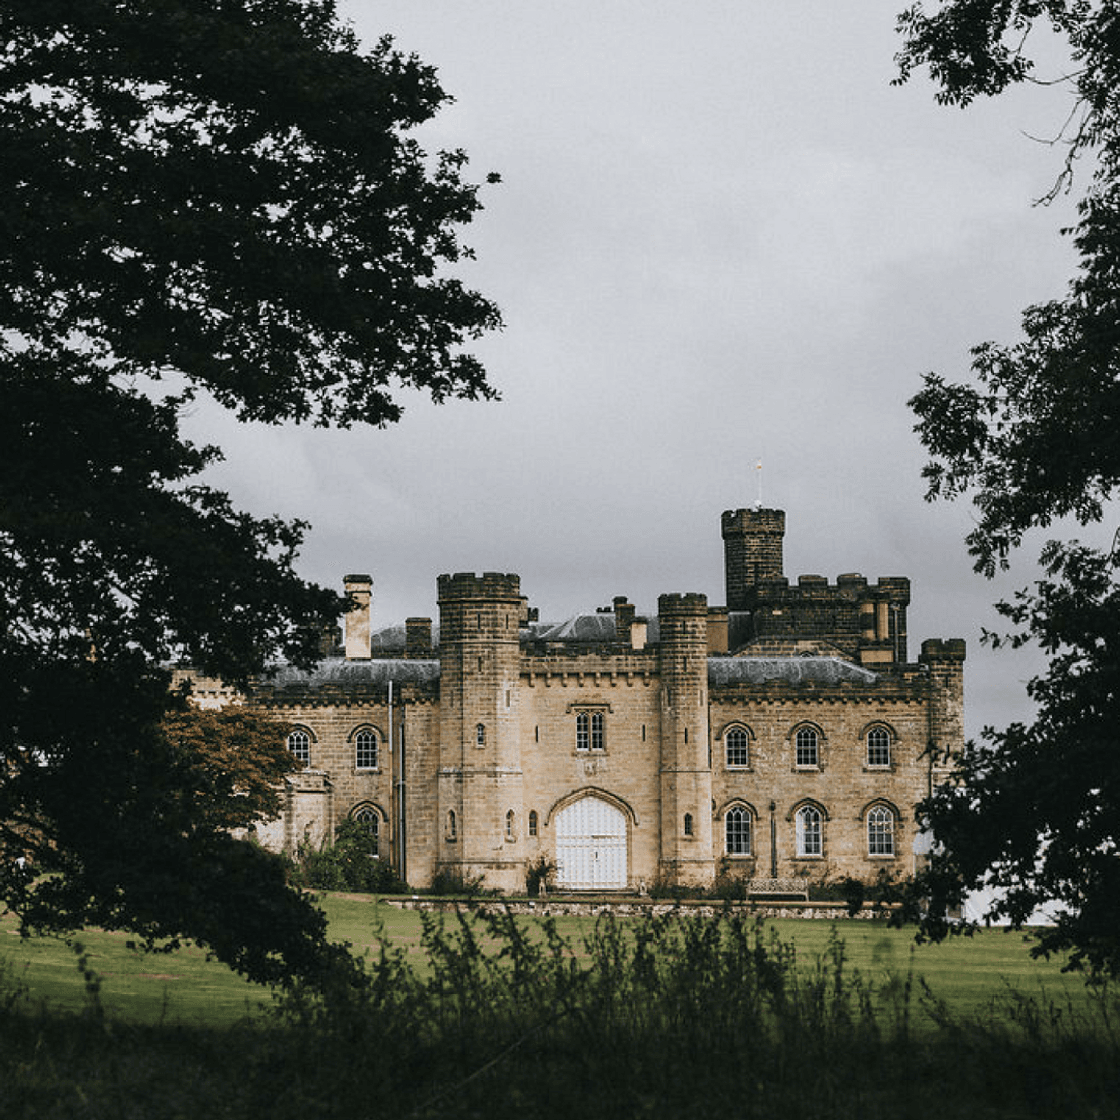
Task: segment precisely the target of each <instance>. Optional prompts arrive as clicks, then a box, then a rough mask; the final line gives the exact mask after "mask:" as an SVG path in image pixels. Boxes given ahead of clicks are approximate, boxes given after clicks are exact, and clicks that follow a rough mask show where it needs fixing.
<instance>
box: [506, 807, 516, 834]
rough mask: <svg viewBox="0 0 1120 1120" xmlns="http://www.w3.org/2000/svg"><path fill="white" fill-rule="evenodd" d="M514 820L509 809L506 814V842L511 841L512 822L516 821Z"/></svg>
mask: <svg viewBox="0 0 1120 1120" xmlns="http://www.w3.org/2000/svg"><path fill="white" fill-rule="evenodd" d="M516 819H517V818H516V817H515V816H514V814H513V810H512V809H510V810H509V812H508V813H506V839H507V840H512V839H513V825H514V822H515V821H516Z"/></svg>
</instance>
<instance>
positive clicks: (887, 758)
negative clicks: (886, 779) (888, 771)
mask: <svg viewBox="0 0 1120 1120" xmlns="http://www.w3.org/2000/svg"><path fill="white" fill-rule="evenodd" d="M890 764H891V736H890V732H889V731H887V729H886V728H885V727H873V728H872V729H871V730H870V731H869V732H868V733H867V765H868V766H890Z"/></svg>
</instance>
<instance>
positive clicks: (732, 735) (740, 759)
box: [723, 727, 751, 767]
mask: <svg viewBox="0 0 1120 1120" xmlns="http://www.w3.org/2000/svg"><path fill="white" fill-rule="evenodd" d="M723 745H724V749H725V750H726V752H727V765H728V766H729V767H744V766H749V765H750V761H751V755H750V738H749V736H748V735H747V732H746V728H743V727H732V728H729V729H728V731H727V732H726V733H725V734H724V736H723Z"/></svg>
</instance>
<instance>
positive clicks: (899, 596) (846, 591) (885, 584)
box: [755, 572, 910, 606]
mask: <svg viewBox="0 0 1120 1120" xmlns="http://www.w3.org/2000/svg"><path fill="white" fill-rule="evenodd" d="M799 596H800V597H802V598H827V597H829V596H839V597H842V598H844V599H851V600H855V601H860V600H867V601H872V600H874V599H880V598H885V599H888V600H890V601H891V602H893V603H897V604H899V605H900V606H909V604H910V580H909V579H907V578H906V577H905V576H882V577H880V579H879V581H878V582H877V583H871V582H870V581H868V580H867V578H866V577H864V576H862V575H860V574H859V573H858V572H848V573H845V574H844V575H841V576H837V577H836V582H835V583H829V581H828V579H827V578H826V577H825V576H819V575H800V576H798V577H797V583H796V584H791V583H790V581H789V579H788V578H787V577H786V576H770V577H768V578H766V579H760V580H759V581H758V583H757V584H756V585H755V601H756V603H766V602H769V601H770V600H772V599H782V598H788V599H791V600H793V599H796V598H797V597H799Z"/></svg>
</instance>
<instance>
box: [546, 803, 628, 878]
mask: <svg viewBox="0 0 1120 1120" xmlns="http://www.w3.org/2000/svg"><path fill="white" fill-rule="evenodd" d="M556 869H557V870H556V877H557V885H558V886H560V887H561V888H565V889H567V890H577V891H587V890H620V889H624V888H625V887H626V870H627V869H626V816H625V814H623V812H622V811H621V810H620V809H616V808H615V807H614V806H613V805H611V804H610V803H609V802H606V801H603V800H602V799H601V798H598V797H582V798H580V800H579V801H574V802H572V804H571V805H569V806H567V808H565V809H561V810H560V812H559V813H557V814H556Z"/></svg>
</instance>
